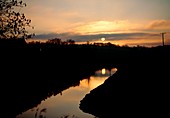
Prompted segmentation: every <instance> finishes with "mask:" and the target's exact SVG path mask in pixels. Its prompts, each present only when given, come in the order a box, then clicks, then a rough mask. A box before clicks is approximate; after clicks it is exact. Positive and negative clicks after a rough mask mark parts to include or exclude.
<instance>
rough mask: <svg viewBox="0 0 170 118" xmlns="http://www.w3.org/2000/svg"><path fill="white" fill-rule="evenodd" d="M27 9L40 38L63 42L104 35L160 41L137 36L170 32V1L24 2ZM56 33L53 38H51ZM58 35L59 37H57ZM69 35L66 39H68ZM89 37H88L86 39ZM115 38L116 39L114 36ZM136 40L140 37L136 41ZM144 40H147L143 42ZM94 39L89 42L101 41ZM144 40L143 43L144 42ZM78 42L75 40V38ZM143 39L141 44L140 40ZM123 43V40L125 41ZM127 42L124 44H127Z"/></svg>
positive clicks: (88, 0) (24, 10)
mask: <svg viewBox="0 0 170 118" xmlns="http://www.w3.org/2000/svg"><path fill="white" fill-rule="evenodd" d="M24 1H25V2H26V3H27V7H26V8H23V9H22V11H23V12H24V13H25V14H26V16H27V17H28V18H30V19H31V20H32V25H33V26H34V27H35V29H34V30H30V31H29V32H33V33H35V34H36V35H37V36H36V37H35V38H37V39H51V38H53V37H61V38H62V39H63V40H66V38H69V36H70V37H71V38H72V36H73V35H74V36H76V35H77V37H78V36H79V37H81V39H80V38H79V39H78V38H77V39H76V41H78V42H81V40H85V39H84V38H86V37H87V35H89V37H90V36H91V35H98V34H99V35H101V34H123V33H124V34H127V33H130V34H135V35H134V36H131V37H132V39H130V37H129V36H128V35H127V37H125V36H124V35H123V36H124V37H122V38H121V40H124V41H125V43H126V42H127V40H133V41H134V42H139V43H145V42H146V43H147V42H149V41H150V42H151V43H152V42H155V40H156V41H158V40H160V38H161V37H159V36H157V37H155V36H153V37H151V35H149V37H147V36H148V35H145V36H143V37H140V36H141V35H139V36H137V35H136V34H137V33H149V34H153V35H154V34H160V33H161V32H170V15H169V11H170V0H85V1H83V0H34V1H30V0H24ZM51 34H53V36H51ZM54 34H55V35H54ZM64 34H66V36H64ZM43 36H44V37H43ZM82 36H85V37H82ZM116 36H117V35H115V37H114V38H112V39H111V37H108V36H106V37H107V38H106V40H108V39H109V40H111V41H112V42H114V41H118V42H120V35H119V37H117V38H116ZM112 37H113V36H112ZM134 38H136V39H135V40H134ZM142 38H143V39H142ZM99 39H100V37H98V38H97V39H95V38H93V36H92V38H91V39H89V38H88V39H87V40H86V41H94V40H99ZM141 39H142V40H141ZM73 40H74V39H73ZM139 40H140V41H139ZM166 40H167V42H170V41H169V40H170V38H169V33H167V34H166ZM121 42H122V41H121ZM125 43H124V44H125Z"/></svg>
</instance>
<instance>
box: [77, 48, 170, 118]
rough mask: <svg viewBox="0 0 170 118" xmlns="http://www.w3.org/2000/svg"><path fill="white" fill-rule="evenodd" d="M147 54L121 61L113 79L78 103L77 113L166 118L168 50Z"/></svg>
mask: <svg viewBox="0 0 170 118" xmlns="http://www.w3.org/2000/svg"><path fill="white" fill-rule="evenodd" d="M150 50H152V51H153V52H152V51H151V52H149V53H148V52H147V53H148V55H146V53H143V54H141V55H140V56H137V55H138V54H137V55H133V57H132V58H129V59H130V60H127V58H124V59H125V60H127V62H126V63H124V64H123V63H122V65H121V64H120V65H119V66H118V67H117V68H118V71H117V72H116V73H115V74H114V75H112V76H111V77H110V78H108V79H107V80H106V81H105V83H104V84H103V85H101V86H99V87H97V88H96V89H94V90H92V91H91V92H90V94H87V95H86V96H85V98H84V99H83V100H81V104H80V109H82V110H83V111H84V112H87V113H90V114H93V115H95V116H97V117H99V118H114V117H115V118H118V117H121V118H122V117H134V118H138V117H161V118H162V117H167V116H169V109H168V106H169V100H170V97H169V92H170V86H169V84H170V80H169V79H170V73H169V67H170V61H169V60H170V53H169V52H170V48H169V47H166V48H165V47H159V48H155V49H154V48H153V49H150ZM148 51H149V50H148ZM139 53H140V51H139Z"/></svg>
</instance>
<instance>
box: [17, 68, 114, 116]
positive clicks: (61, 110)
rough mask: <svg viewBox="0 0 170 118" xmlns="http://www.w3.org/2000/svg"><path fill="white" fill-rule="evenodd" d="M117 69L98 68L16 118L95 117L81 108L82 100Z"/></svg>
mask: <svg viewBox="0 0 170 118" xmlns="http://www.w3.org/2000/svg"><path fill="white" fill-rule="evenodd" d="M116 71H117V69H116V68H113V69H111V70H107V69H105V68H103V69H101V70H97V71H96V72H95V74H94V75H92V76H90V77H89V78H84V79H82V80H81V81H80V84H79V86H72V87H70V88H68V89H66V90H64V91H62V92H61V93H60V94H57V95H55V96H54V95H53V96H51V97H49V98H47V99H45V100H43V101H41V103H40V104H39V105H37V106H36V107H34V108H32V109H29V110H27V111H26V112H23V113H22V114H19V115H17V116H16V118H95V116H93V115H91V114H88V113H84V112H83V111H81V110H80V109H79V104H80V101H81V100H82V99H83V98H84V97H85V95H86V94H88V93H89V92H90V91H91V90H92V89H94V88H96V87H97V86H99V85H101V84H103V83H104V81H105V80H106V79H107V78H108V77H109V76H110V75H112V74H114V73H115V72H116Z"/></svg>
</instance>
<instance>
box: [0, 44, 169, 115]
mask: <svg viewBox="0 0 170 118" xmlns="http://www.w3.org/2000/svg"><path fill="white" fill-rule="evenodd" d="M169 48H170V47H169V46H164V47H161V46H160V47H159V46H158V47H153V48H146V47H120V46H115V45H109V46H105V45H104V46H98V45H75V44H74V45H56V44H41V43H35V44H34V43H33V44H32V43H31V44H25V43H21V44H19V43H12V45H11V42H10V41H9V43H5V44H4V43H1V42H0V54H1V58H0V62H1V80H2V82H1V87H2V89H1V90H2V96H3V97H2V98H3V100H2V101H3V102H4V103H6V104H5V105H4V106H3V107H2V108H3V113H4V115H6V116H5V117H8V118H10V117H11V118H12V117H15V116H16V115H18V114H20V113H22V112H24V111H26V110H28V109H30V108H32V107H34V106H36V105H38V104H39V103H40V102H41V100H44V99H46V98H47V97H49V96H51V95H56V94H60V93H61V92H62V91H63V90H65V89H67V88H68V87H70V86H76V85H79V81H80V80H81V79H83V78H88V77H89V76H90V75H93V74H94V72H95V70H98V69H102V68H103V67H107V68H112V67H116V68H118V73H117V74H116V75H115V76H116V77H115V78H114V76H113V78H114V79H110V78H109V79H108V80H107V81H108V82H107V81H106V82H105V84H103V85H102V86H105V87H106V86H108V88H107V87H106V88H105V87H102V86H100V87H101V88H103V90H104V91H107V92H103V94H102V95H103V100H104V98H105V97H104V96H105V95H106V98H107V99H108V102H109V100H112V99H111V98H113V96H112V93H114V92H115V91H114V89H113V88H112V87H113V86H112V84H113V85H115V86H117V87H118V85H119V84H117V83H118V82H119V81H120V80H121V81H123V82H124V83H125V84H124V85H127V84H126V81H125V80H128V81H129V80H130V82H129V83H130V84H129V85H131V84H132V83H134V82H138V83H140V81H142V82H145V81H147V80H148V79H147V78H146V77H148V78H149V77H152V75H154V74H155V73H156V75H155V76H153V78H152V80H155V77H158V75H160V76H162V77H166V78H168V77H169V76H167V75H168V74H167V69H165V68H164V66H165V67H169V66H168V65H169V63H168V60H169V57H168V56H169V55H168V54H169ZM160 57H162V58H161V59H160V60H159V58H160ZM155 66H156V67H155ZM146 67H147V68H146ZM160 68H161V69H160ZM144 69H146V70H145V71H144V72H143V70H144ZM157 69H158V70H157ZM140 70H141V72H142V73H140ZM159 70H160V71H159ZM163 71H165V73H164V74H163ZM66 72H67V73H66ZM150 72H151V73H150ZM143 73H145V74H144V75H143ZM139 75H140V76H139ZM163 75H164V76H163ZM143 78H145V79H143ZM161 79H162V78H161ZM163 79H164V80H165V81H166V79H165V78H163ZM118 80H119V81H118ZM158 80H159V79H157V81H158ZM114 81H118V82H117V83H115V82H114ZM161 81H163V80H161ZM150 82H151V81H150ZM108 83H109V85H108ZM114 83H115V84H114ZM120 83H121V82H120ZM121 84H122V83H121ZM2 85H3V86H2ZM132 85H133V84H132ZM135 85H136V86H137V84H135ZM141 85H142V84H141ZM148 85H149V84H148ZM100 87H99V88H100ZM122 87H124V86H123V85H122ZM118 88H119V87H118ZM131 89H132V90H133V87H132V88H131ZM127 90H128V89H127ZM94 91H98V88H97V89H95V90H94ZM101 91H102V89H101ZM107 93H108V94H107ZM109 94H111V96H112V97H110V96H109ZM124 94H126V92H124ZM96 95H97V94H96ZM94 96H95V95H94ZM109 97H110V98H109ZM90 98H91V97H90ZM94 98H96V97H94ZM97 99H98V100H100V99H102V97H97ZM91 100H93V99H91ZM98 100H96V102H97V101H98ZM87 101H88V100H87ZM104 101H105V100H104ZM82 104H83V105H82V106H83V107H81V108H82V109H84V107H85V106H86V105H87V106H88V108H89V104H88V102H87V103H85V102H83V101H82ZM103 104H105V102H103ZM91 105H92V106H93V104H91ZM99 105H100V104H99ZM105 105H106V104H105ZM93 107H95V106H93ZM93 107H90V108H93ZM106 108H107V107H106ZM86 110H87V109H85V112H86ZM89 110H90V109H89ZM97 110H100V106H99V107H98V108H96V111H95V112H97ZM88 112H89V113H91V112H90V111H88ZM5 113H6V114H5ZM101 113H103V115H106V114H104V112H101ZM92 114H93V112H92ZM94 114H95V113H94ZM108 114H109V112H108ZM96 116H98V114H96Z"/></svg>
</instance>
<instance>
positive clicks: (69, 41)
mask: <svg viewBox="0 0 170 118" xmlns="http://www.w3.org/2000/svg"><path fill="white" fill-rule="evenodd" d="M67 43H68V44H70V45H74V44H75V41H74V40H72V39H68V40H67Z"/></svg>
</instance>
